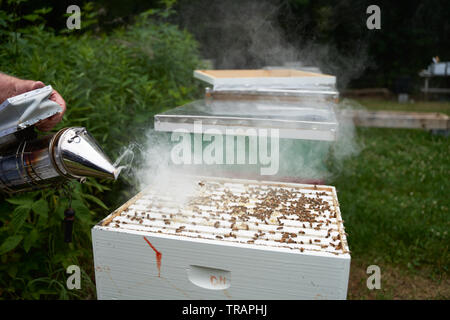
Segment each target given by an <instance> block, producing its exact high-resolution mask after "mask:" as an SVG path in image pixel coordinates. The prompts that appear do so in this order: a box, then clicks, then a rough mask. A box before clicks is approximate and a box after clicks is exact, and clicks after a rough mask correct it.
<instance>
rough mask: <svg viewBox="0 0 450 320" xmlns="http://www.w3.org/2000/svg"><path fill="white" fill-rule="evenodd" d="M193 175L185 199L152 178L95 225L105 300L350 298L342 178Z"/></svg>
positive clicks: (97, 268) (99, 284)
mask: <svg viewBox="0 0 450 320" xmlns="http://www.w3.org/2000/svg"><path fill="white" fill-rule="evenodd" d="M170 183H173V184H174V185H175V183H176V181H173V182H169V185H170ZM191 183H192V186H193V188H192V192H191V193H190V194H189V196H188V197H187V198H186V199H185V200H183V201H180V200H179V199H180V197H182V194H180V192H178V191H177V190H175V189H174V190H172V191H170V188H169V191H164V190H162V189H161V188H156V187H155V188H152V187H150V188H148V189H146V190H144V191H143V192H141V193H139V194H138V195H137V196H135V197H134V198H132V199H131V200H130V201H128V202H127V203H125V204H124V205H123V206H122V207H120V208H119V209H117V210H116V211H115V212H113V213H112V214H110V215H109V216H108V217H106V218H105V219H104V220H103V221H101V222H100V223H99V224H98V225H96V226H94V227H93V229H92V241H93V249H94V262H95V278H96V286H97V296H98V298H99V299H345V298H346V296H347V285H348V278H349V271H350V253H349V249H348V245H347V240H346V236H345V231H344V226H343V222H342V218H341V213H340V210H339V204H338V201H337V196H336V190H335V188H334V187H330V186H314V185H302V184H292V183H274V182H260V181H253V180H237V179H221V178H206V177H199V178H193V180H192V182H191Z"/></svg>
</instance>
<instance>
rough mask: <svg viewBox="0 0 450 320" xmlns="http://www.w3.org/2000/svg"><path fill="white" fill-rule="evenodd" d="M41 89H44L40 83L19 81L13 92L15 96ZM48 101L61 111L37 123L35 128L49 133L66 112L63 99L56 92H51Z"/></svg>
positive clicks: (43, 85)
mask: <svg viewBox="0 0 450 320" xmlns="http://www.w3.org/2000/svg"><path fill="white" fill-rule="evenodd" d="M43 87H45V84H44V83H43V82H41V81H33V80H19V81H17V83H16V85H15V91H16V95H19V94H22V93H25V92H28V91H31V90H36V89H39V88H43ZM49 99H50V100H52V101H54V102H56V103H57V104H59V105H60V106H61V108H62V111H61V112H59V113H57V114H55V115H53V116H51V117H50V118H47V119H44V120H41V121H39V122H38V123H37V124H36V128H38V129H39V130H40V131H50V130H51V129H52V128H53V127H54V126H55V125H57V124H58V123H59V122H60V121H61V120H62V118H63V115H64V112H66V102H65V101H64V99H63V97H62V96H61V95H60V94H59V93H58V91H56V90H53V91H52V93H51V95H50V98H49Z"/></svg>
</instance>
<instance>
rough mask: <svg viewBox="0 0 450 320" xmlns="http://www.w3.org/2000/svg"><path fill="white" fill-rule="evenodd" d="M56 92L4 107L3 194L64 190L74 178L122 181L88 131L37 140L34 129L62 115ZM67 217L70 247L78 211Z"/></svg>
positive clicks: (0, 130)
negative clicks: (47, 120) (51, 96)
mask: <svg viewBox="0 0 450 320" xmlns="http://www.w3.org/2000/svg"><path fill="white" fill-rule="evenodd" d="M52 90H53V89H52V87H51V86H47V87H44V88H41V89H37V90H33V91H30V92H27V93H25V94H22V95H19V96H15V97H12V98H9V99H7V100H6V101H5V102H4V103H2V104H1V105H0V191H3V192H6V193H9V194H14V193H17V192H23V191H31V190H35V189H41V188H50V187H59V186H62V185H63V184H64V183H65V182H67V181H68V180H70V179H76V180H79V181H84V180H85V179H86V177H96V178H105V179H116V178H117V175H118V173H119V171H118V170H117V169H116V168H115V167H114V165H113V164H112V163H111V161H110V160H109V158H108V157H107V156H106V154H105V153H104V152H103V150H102V149H101V147H100V146H99V144H98V143H97V141H95V139H94V138H93V137H92V136H91V135H90V134H89V132H88V131H87V130H86V129H85V128H82V127H71V128H64V129H61V130H59V131H58V132H57V133H55V134H51V135H47V136H44V137H40V138H38V137H37V135H36V132H35V130H34V125H35V124H36V123H37V122H39V121H40V120H43V119H46V118H48V117H51V116H53V115H54V114H56V113H58V112H60V111H61V107H60V106H59V105H58V104H57V103H55V102H53V101H51V100H49V99H48V98H49V96H50V94H51V92H52ZM66 212H67V214H66V213H65V216H66V218H65V222H66V223H65V229H66V235H65V241H66V242H70V241H71V240H70V239H71V235H70V237H69V235H68V233H71V229H72V223H73V218H74V214H75V212H74V211H73V209H70V208H69V209H68V210H66Z"/></svg>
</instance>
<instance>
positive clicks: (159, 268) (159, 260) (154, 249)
mask: <svg viewBox="0 0 450 320" xmlns="http://www.w3.org/2000/svg"><path fill="white" fill-rule="evenodd" d="M144 240H145V241H147V243H148V245H149V246H150V247H151V248H152V249H153V251H155V254H156V266H157V268H158V277H161V258H162V253H161V252H159V251H158V250H156V248H155V247H154V246H153V245H152V244H151V242H150V241H148V239H147V238H146V237H144Z"/></svg>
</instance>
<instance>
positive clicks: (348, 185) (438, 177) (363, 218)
mask: <svg viewBox="0 0 450 320" xmlns="http://www.w3.org/2000/svg"><path fill="white" fill-rule="evenodd" d="M357 133H358V141H359V143H360V144H361V145H362V146H363V150H362V151H361V153H360V154H359V155H357V156H355V157H352V158H351V159H348V160H346V162H345V163H344V167H343V169H342V170H341V171H340V172H338V171H337V169H334V173H335V176H334V178H333V180H332V181H330V184H331V185H335V186H336V188H337V190H338V198H339V202H340V205H341V210H342V215H343V219H344V220H345V227H346V231H347V233H348V234H349V245H350V250H351V251H352V257H353V258H357V259H363V260H364V261H367V263H368V265H370V264H377V263H385V264H391V265H396V266H398V267H402V268H408V269H409V270H411V271H414V270H423V269H427V270H431V274H430V275H432V276H433V275H434V276H442V275H446V274H447V272H448V268H449V255H448V245H449V235H448V232H449V230H450V219H449V207H450V200H449V199H450V197H449V190H450V179H449V177H450V160H449V154H450V140H449V139H448V138H445V137H443V136H436V135H432V134H430V133H428V132H425V131H419V130H399V129H367V128H359V129H358V130H357ZM332 170H333V169H332Z"/></svg>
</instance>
